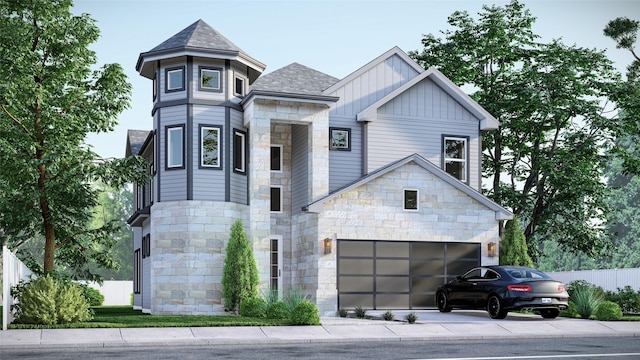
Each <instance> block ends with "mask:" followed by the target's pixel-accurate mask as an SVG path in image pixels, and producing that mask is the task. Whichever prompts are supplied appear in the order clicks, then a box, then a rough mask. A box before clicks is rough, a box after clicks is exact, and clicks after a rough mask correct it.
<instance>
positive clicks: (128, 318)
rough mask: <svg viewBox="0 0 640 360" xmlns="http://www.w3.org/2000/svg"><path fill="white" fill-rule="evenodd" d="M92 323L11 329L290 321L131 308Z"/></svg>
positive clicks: (104, 311)
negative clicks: (146, 312) (163, 313)
mask: <svg viewBox="0 0 640 360" xmlns="http://www.w3.org/2000/svg"><path fill="white" fill-rule="evenodd" d="M92 309H93V310H94V312H95V315H94V318H93V320H92V321H89V322H83V323H72V324H62V325H30V324H11V325H9V326H8V328H9V329H80V328H132V327H202V326H282V325H290V322H289V320H271V319H262V318H249V317H241V316H233V315H149V314H143V313H142V312H141V311H139V310H133V308H132V307H131V306H97V307H93V308H92Z"/></svg>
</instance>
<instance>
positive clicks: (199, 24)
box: [150, 19, 242, 52]
mask: <svg viewBox="0 0 640 360" xmlns="http://www.w3.org/2000/svg"><path fill="white" fill-rule="evenodd" d="M185 48H200V49H207V50H226V51H237V52H242V50H241V49H240V48H239V47H238V46H237V45H236V44H234V43H233V42H231V41H230V40H229V39H227V38H226V37H224V36H223V35H222V34H220V33H219V32H218V31H216V30H215V29H214V28H212V27H211V26H210V25H209V24H207V23H206V22H205V21H204V20H202V19H198V20H197V21H196V22H194V23H193V24H191V25H189V26H187V27H186V28H184V29H182V30H180V31H179V32H178V33H177V34H175V35H173V36H172V37H170V38H169V39H167V40H165V41H163V42H162V43H160V44H159V45H158V46H156V47H154V48H153V49H151V51H150V52H155V51H166V50H170V49H175V50H183V49H185Z"/></svg>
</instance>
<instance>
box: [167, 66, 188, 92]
mask: <svg viewBox="0 0 640 360" xmlns="http://www.w3.org/2000/svg"><path fill="white" fill-rule="evenodd" d="M165 78H166V84H167V86H166V89H167V92H172V91H183V90H184V66H181V67H176V68H168V69H166V70H165Z"/></svg>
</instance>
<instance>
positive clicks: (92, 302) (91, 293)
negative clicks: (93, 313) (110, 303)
mask: <svg viewBox="0 0 640 360" xmlns="http://www.w3.org/2000/svg"><path fill="white" fill-rule="evenodd" d="M78 286H79V287H80V289H82V293H83V295H84V298H85V299H87V302H88V303H89V306H102V304H103V303H104V295H102V294H101V293H100V291H99V290H98V289H95V288H92V287H91V286H89V285H86V284H78Z"/></svg>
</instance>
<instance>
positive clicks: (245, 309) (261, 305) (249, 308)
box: [239, 296, 267, 318]
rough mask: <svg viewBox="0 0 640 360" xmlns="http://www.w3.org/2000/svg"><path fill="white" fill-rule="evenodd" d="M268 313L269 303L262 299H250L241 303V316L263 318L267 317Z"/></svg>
mask: <svg viewBox="0 0 640 360" xmlns="http://www.w3.org/2000/svg"><path fill="white" fill-rule="evenodd" d="M266 312H267V303H266V302H265V301H264V299H263V298H261V297H257V296H256V297H250V298H247V299H243V300H242V302H241V303H240V311H239V314H240V316H245V317H257V318H261V317H265V315H266Z"/></svg>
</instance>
